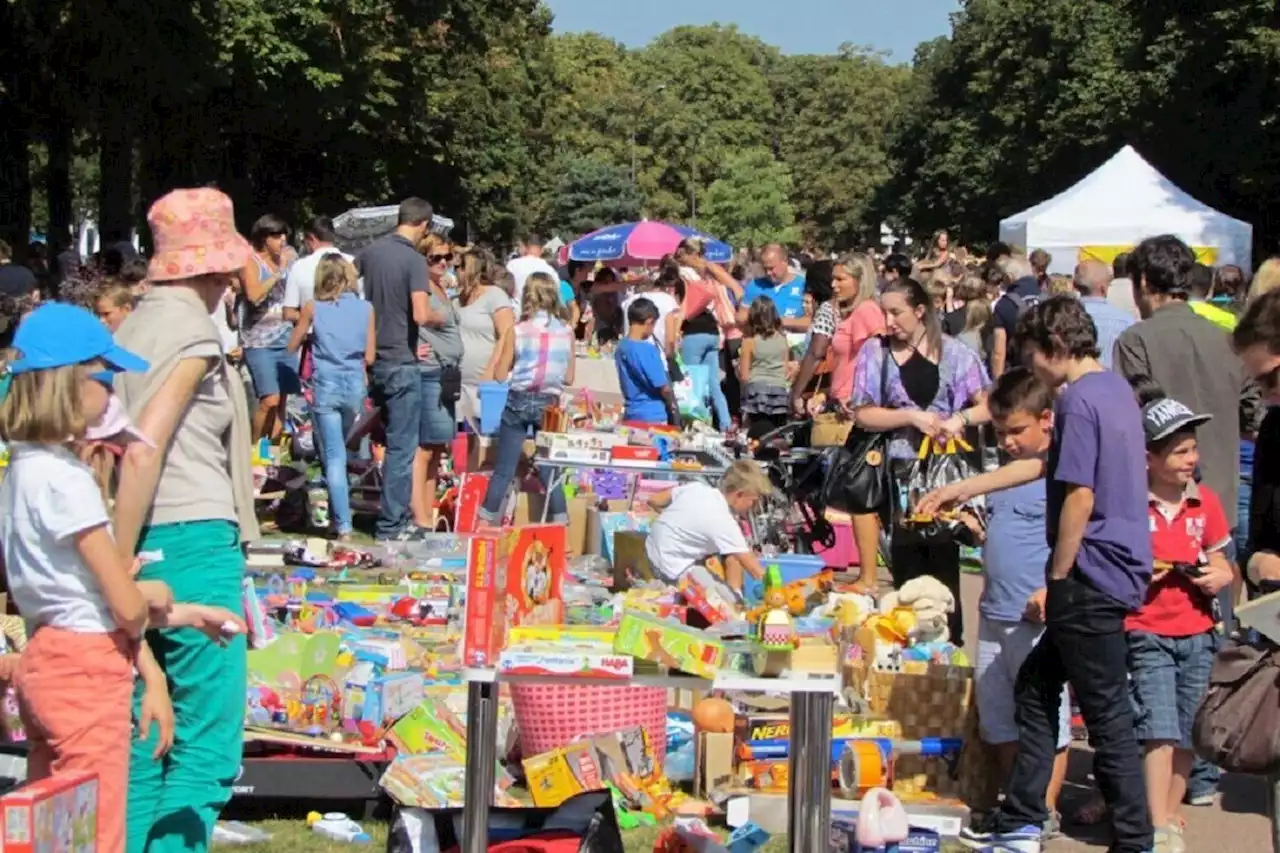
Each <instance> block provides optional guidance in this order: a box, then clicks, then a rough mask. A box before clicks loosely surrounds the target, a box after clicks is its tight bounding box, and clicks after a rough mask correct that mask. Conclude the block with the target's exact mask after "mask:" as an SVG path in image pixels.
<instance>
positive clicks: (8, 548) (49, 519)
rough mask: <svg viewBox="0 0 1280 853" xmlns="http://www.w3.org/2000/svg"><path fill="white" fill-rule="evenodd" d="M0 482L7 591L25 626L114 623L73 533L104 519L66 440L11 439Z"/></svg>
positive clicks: (96, 628) (93, 486) (92, 484)
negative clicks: (6, 468)
mask: <svg viewBox="0 0 1280 853" xmlns="http://www.w3.org/2000/svg"><path fill="white" fill-rule="evenodd" d="M9 451H10V454H11V455H10V459H9V472H8V474H7V475H6V476H5V478H4V482H3V483H0V542H3V543H4V545H3V547H4V564H5V570H6V573H7V574H8V577H9V592H10V594H12V595H13V600H14V602H15V603H17V605H18V609H19V610H20V611H21V612H22V616H23V618H24V619H26V621H27V625H28V626H30V628H32V629H34V627H35V626H37V625H52V626H55V627H58V628H66V629H67V630H70V631H78V632H80V633H85V634H98V633H108V632H111V631H114V630H116V627H117V626H116V622H115V619H114V618H113V617H112V615H111V610H110V609H109V608H108V607H107V603H106V601H105V600H104V599H103V597H102V593H101V591H100V590H99V589H98V581H97V579H96V578H95V577H94V575H93V573H92V572H90V571H89V567H88V566H86V565H85V564H84V561H83V560H81V559H80V553H79V551H77V550H76V542H75V534H77V533H80V532H81V531H84V530H89V529H91V528H94V527H98V526H100V525H103V524H108V523H109V519H108V518H107V508H106V505H105V504H104V503H103V502H102V491H101V490H100V489H99V488H98V483H97V481H96V480H94V477H93V471H92V469H90V468H89V466H88V465H86V464H84V463H83V462H81V461H80V460H79V459H77V458H76V456H75V454H73V453H72V452H71V451H70V450H68V449H67V448H65V447H59V446H51V445H44V444H29V443H26V442H15V443H13V444H11V445H9Z"/></svg>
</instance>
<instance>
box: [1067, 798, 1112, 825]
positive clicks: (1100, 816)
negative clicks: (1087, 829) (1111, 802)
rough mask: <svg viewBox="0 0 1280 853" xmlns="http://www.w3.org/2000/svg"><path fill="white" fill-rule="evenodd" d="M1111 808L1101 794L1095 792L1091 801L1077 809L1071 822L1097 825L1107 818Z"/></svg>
mask: <svg viewBox="0 0 1280 853" xmlns="http://www.w3.org/2000/svg"><path fill="white" fill-rule="evenodd" d="M1109 813H1110V810H1109V809H1108V808H1107V803H1106V801H1105V800H1103V799H1102V797H1101V796H1099V795H1097V794H1095V795H1094V796H1093V797H1092V798H1091V799H1090V800H1089V802H1087V803H1085V804H1084V805H1083V806H1081V807H1080V808H1078V809H1076V811H1075V814H1073V815H1072V816H1071V822H1072V823H1074V824H1076V825H1077V826H1097V825H1098V824H1100V823H1102V822H1103V821H1105V820H1106V819H1107V815H1108V814H1109Z"/></svg>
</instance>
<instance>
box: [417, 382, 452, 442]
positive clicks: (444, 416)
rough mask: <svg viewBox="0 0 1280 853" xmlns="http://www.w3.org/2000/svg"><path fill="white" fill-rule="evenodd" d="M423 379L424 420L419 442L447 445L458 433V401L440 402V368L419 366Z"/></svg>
mask: <svg viewBox="0 0 1280 853" xmlns="http://www.w3.org/2000/svg"><path fill="white" fill-rule="evenodd" d="M418 372H419V374H420V375H421V380H422V420H421V421H420V422H419V424H418V444H419V445H420V446H421V447H431V446H433V445H445V444H448V443H449V442H451V441H453V438H454V436H456V435H457V434H458V418H457V415H456V414H455V406H456V403H450V404H449V405H447V406H446V405H443V404H442V403H441V402H440V368H438V367H419V368H418Z"/></svg>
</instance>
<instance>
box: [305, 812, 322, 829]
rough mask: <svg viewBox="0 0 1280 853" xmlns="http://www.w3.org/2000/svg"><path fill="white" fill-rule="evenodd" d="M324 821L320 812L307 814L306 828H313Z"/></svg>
mask: <svg viewBox="0 0 1280 853" xmlns="http://www.w3.org/2000/svg"><path fill="white" fill-rule="evenodd" d="M322 820H324V815H322V814H320V812H307V826H314V825H315V824H317V823H319V822H320V821H322Z"/></svg>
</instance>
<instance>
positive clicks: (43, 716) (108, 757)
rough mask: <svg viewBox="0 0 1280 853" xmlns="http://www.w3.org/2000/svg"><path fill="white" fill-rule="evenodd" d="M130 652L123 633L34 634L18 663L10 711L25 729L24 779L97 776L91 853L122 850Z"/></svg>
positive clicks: (53, 631) (59, 630) (131, 674)
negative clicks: (72, 773) (78, 773)
mask: <svg viewBox="0 0 1280 853" xmlns="http://www.w3.org/2000/svg"><path fill="white" fill-rule="evenodd" d="M133 660H134V658H133V650H132V644H131V643H130V642H129V640H128V638H127V637H126V636H125V635H124V633H123V632H120V631H117V632H114V633H111V634H79V633H76V632H74V631H67V630H65V629H62V628H51V627H48V626H45V627H41V628H38V629H36V632H35V636H33V637H32V638H31V641H30V642H29V643H27V647H26V649H25V650H23V652H22V660H21V661H20V662H19V663H18V673H17V676H16V678H15V685H16V687H17V690H18V710H19V712H20V713H21V715H22V724H23V725H24V726H25V727H26V730H27V742H28V747H29V752H28V754H27V779H28V780H29V781H32V782H34V781H36V780H39V779H44V778H46V777H48V776H52V775H54V774H56V773H61V772H65V771H68V770H88V771H92V772H95V773H97V774H98V846H97V850H98V853H122V851H123V850H124V825H125V801H126V796H127V792H128V790H129V748H130V745H131V742H132V740H133V722H132V719H131V710H130V709H131V698H132V695H133V680H134V669H133Z"/></svg>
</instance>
